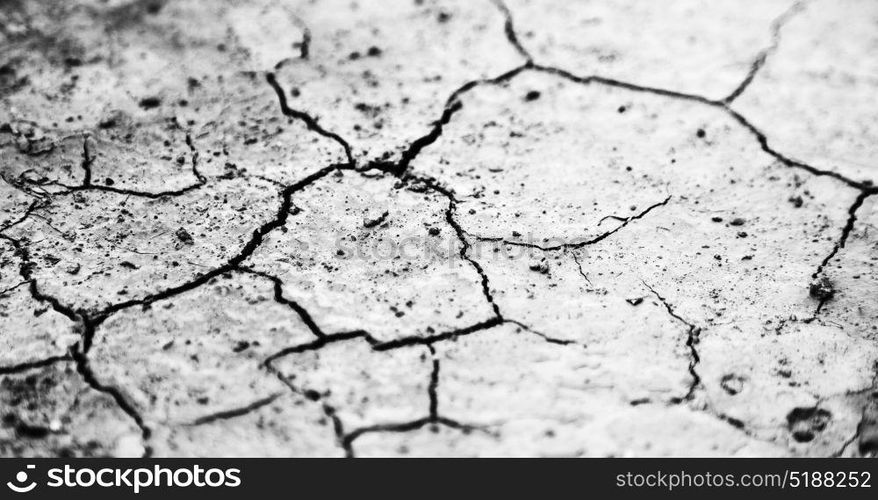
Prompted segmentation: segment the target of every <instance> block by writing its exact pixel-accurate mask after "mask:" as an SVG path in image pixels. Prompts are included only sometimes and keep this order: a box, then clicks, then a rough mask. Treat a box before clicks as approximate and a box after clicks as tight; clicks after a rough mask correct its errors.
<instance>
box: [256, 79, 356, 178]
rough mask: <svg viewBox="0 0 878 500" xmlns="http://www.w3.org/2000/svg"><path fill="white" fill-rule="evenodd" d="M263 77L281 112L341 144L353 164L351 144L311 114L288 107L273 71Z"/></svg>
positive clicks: (348, 161)
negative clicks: (324, 126) (321, 124)
mask: <svg viewBox="0 0 878 500" xmlns="http://www.w3.org/2000/svg"><path fill="white" fill-rule="evenodd" d="M265 79H266V81H268V84H269V85H271V88H273V89H274V92H275V94H277V99H278V103H279V104H280V110H281V113H283V114H284V115H285V116H288V117H290V118H295V119H297V120H301V121H302V122H304V123H305V125H306V126H307V127H308V129H309V130H312V131H314V132H316V133H318V134H320V135H322V136H323V137H328V138H329V139H332V140H333V141H335V142H336V143H338V144H339V145H341V147H342V148H343V149H344V152H345V157H346V158H347V163H348V165H351V166H353V165H354V164H355V162H354V156H353V154H352V153H351V146H350V144H348V142H347V141H345V140H344V139H342V137H341V136H340V135H338V134H336V133H335V132H330V131H328V130H326V129H324V128H323V127H322V126H320V124H319V123H317V120H316V119H315V118H314V117H312V116H311V115H309V114H307V113H305V112H302V111H299V110H296V109H292V108H290V106H289V104H288V103H287V95H286V94H285V93H284V90H283V88H281V86H280V84H279V83H278V82H277V78H276V77H275V75H274V73H266V75H265Z"/></svg>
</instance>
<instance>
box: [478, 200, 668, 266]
mask: <svg viewBox="0 0 878 500" xmlns="http://www.w3.org/2000/svg"><path fill="white" fill-rule="evenodd" d="M669 201H671V197H670V196H668V197H667V198H665V199H664V200H663V201H660V202H658V203H655V204H653V205H650V206H649V207H648V208H647V209H646V210H644V211H642V212H640V213H639V214H637V215H632V216H631V217H628V218H627V219H624V222H623V223H622V224H619V225H618V226H616V227H615V228H613V229H612V230H610V231H607V232H604V233H601V234H599V235H598V236H595V237H594V238H590V239H588V240H584V241H578V242H576V243H562V244H560V245H554V246H550V247H544V246H542V245H538V244H536V243H523V242H520V241H508V240H505V239H502V238H489V237H482V236H477V237H476V238H477V239H478V240H480V241H495V242H502V243H504V244H506V245H512V246H519V247H527V248H536V249H537V250H542V251H543V252H551V251H555V250H575V249H577V248H582V247H584V246H588V245H594V244H595V243H600V242H601V241H603V240H605V239H607V238H609V237H610V236H612V235H613V234H615V233H617V232H618V231H620V230H621V229H623V228H624V227H625V226H627V225H628V224H630V223H631V222H633V221H635V220H638V219H642V218H643V217H645V216H646V215H647V214H649V213H650V212H651V211H653V210H654V209H656V208H658V207H663V206H665V205H667V204H668V202H669ZM586 279H588V278H586Z"/></svg>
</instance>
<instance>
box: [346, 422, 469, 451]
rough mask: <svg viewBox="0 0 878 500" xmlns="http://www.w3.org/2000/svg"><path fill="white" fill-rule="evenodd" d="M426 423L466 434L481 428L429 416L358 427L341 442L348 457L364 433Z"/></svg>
mask: <svg viewBox="0 0 878 500" xmlns="http://www.w3.org/2000/svg"><path fill="white" fill-rule="evenodd" d="M427 425H431V426H437V427H438V426H444V427H449V428H451V429H457V430H459V431H462V432H463V433H465V434H468V433H470V432H472V431H476V430H482V429H481V428H479V427H477V426H474V425H467V424H463V423H460V422H457V421H456V420H452V419H450V418H446V417H437V418H436V419H435V420H434V419H433V418H431V417H424V418H420V419H417V420H412V421H409V422H399V423H387V424H378V425H372V426H368V427H360V428H359V429H355V430H354V431H352V432H350V433H348V434H346V435H345V436H344V439H343V441H342V444H343V446H344V448H345V449H346V450H350V454H349V455H348V456H349V457H353V456H354V454H353V443H354V441H356V440H357V439H358V438H360V437H361V436H363V435H365V434H372V433H376V432H411V431H416V430H419V429H421V428H423V427H425V426H427Z"/></svg>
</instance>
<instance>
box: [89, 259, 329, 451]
mask: <svg viewBox="0 0 878 500" xmlns="http://www.w3.org/2000/svg"><path fill="white" fill-rule="evenodd" d="M256 318H258V325H259V326H258V327H255V328H254V324H255V323H254V322H255V321H256ZM310 340H313V337H312V335H311V333H310V332H309V330H308V329H307V327H306V326H305V325H304V323H302V321H301V319H300V318H299V316H298V314H297V313H296V312H295V311H294V310H292V309H290V308H289V307H287V306H286V305H284V304H280V303H278V302H275V301H274V286H273V284H272V283H271V282H270V281H269V280H266V279H263V278H260V277H257V276H254V275H252V274H242V273H233V274H229V275H223V276H219V277H217V278H216V279H214V280H212V281H210V282H208V283H207V284H205V285H203V286H201V287H199V288H196V289H194V290H191V291H188V292H184V293H182V294H180V295H177V296H175V297H173V298H168V299H163V300H158V301H156V302H154V303H152V304H151V305H150V307H149V308H147V309H146V310H141V308H130V309H126V310H124V311H122V312H120V313H118V314H116V315H114V316H112V317H111V318H110V319H108V320H107V321H106V322H105V323H103V324H102V325H101V326H100V327H99V328H98V330H97V332H96V334H95V338H94V343H93V345H92V348H91V350H90V351H89V352H88V358H89V366H90V368H91V370H92V371H93V372H94V373H95V377H96V378H97V379H98V380H99V382H100V383H101V384H104V385H107V386H111V387H115V388H116V390H118V391H119V392H120V393H121V394H122V395H123V396H124V397H125V398H126V399H127V400H128V401H130V403H131V405H132V406H133V407H134V408H135V409H136V411H137V412H138V414H140V415H141V416H142V417H143V420H144V424H145V425H146V426H147V427H148V428H149V429H154V432H153V434H154V437H152V438H151V439H150V441H149V443H150V444H151V445H152V446H153V449H154V452H155V453H156V454H157V455H164V454H169V455H199V454H202V453H204V448H202V446H203V444H204V443H205V442H208V441H210V442H213V443H214V444H213V447H212V448H211V450H210V453H211V454H216V455H221V456H225V455H229V454H233V455H248V454H262V453H271V454H275V453H277V454H292V455H299V454H305V455H310V454H318V455H322V454H326V453H330V454H331V453H334V452H338V450H337V449H336V445H335V436H334V433H333V431H332V427H331V424H330V423H328V422H326V421H325V418H324V417H323V414H322V412H321V410H320V408H319V406H316V405H314V404H312V403H310V402H308V401H307V400H306V399H305V398H304V397H303V396H298V397H292V395H287V393H288V392H289V391H288V389H287V388H286V386H285V385H284V384H283V383H281V382H280V381H279V380H278V379H277V378H276V377H274V376H273V375H272V374H270V373H269V372H268V371H267V370H266V369H265V368H264V367H263V366H262V363H263V361H264V360H265V359H266V358H268V357H269V356H270V355H272V354H274V353H275V352H277V351H280V350H281V349H283V348H285V347H288V346H290V345H296V344H297V343H306V342H308V341H310ZM281 396H283V397H281ZM260 401H261V402H262V403H263V404H256V405H254V404H253V403H254V402H260ZM248 406H250V407H251V408H249V409H247V407H248ZM241 408H245V410H244V411H236V410H239V409H241ZM238 419H241V420H242V421H243V423H242V421H238ZM247 424H253V425H247ZM257 424H258V425H257ZM224 433H226V434H228V438H229V439H222V440H215V441H214V440H212V438H211V436H217V435H220V434H224ZM320 436H323V437H322V438H321V437H320Z"/></svg>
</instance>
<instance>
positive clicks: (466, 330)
mask: <svg viewBox="0 0 878 500" xmlns="http://www.w3.org/2000/svg"><path fill="white" fill-rule="evenodd" d="M502 323H503V321H502V320H501V319H500V318H491V319H489V320H487V321H482V322H480V323H476V324H474V325H470V326H466V327H463V328H458V329H455V330H449V331H447V332H443V333H438V334H435V335H430V336H427V337H415V336H410V337H401V338H398V339H394V340H388V341H384V342H382V341H380V340H378V339H376V338H375V337H374V336H372V334H370V333H369V332H367V331H365V330H352V331H348V332H340V333H331V334H324V335H323V336H320V337H318V338H317V339H316V340H314V341H311V342H306V343H304V344H298V345H295V346H291V347H286V348H284V349H281V350H280V351H278V352H276V353H274V354H272V355H270V356H268V357H267V358H266V359H265V360H264V361H263V362H262V364H263V366H266V367H270V366H271V364H272V363H273V362H274V361H275V360H277V359H279V358H282V357H284V356H287V355H290V354H299V353H303V352H308V351H316V350H318V349H320V348H322V347H323V346H325V345H327V344H331V343H334V342H343V341H346V340H352V339H362V340H364V341H366V342H367V343H368V344H369V345H370V346H371V347H372V350H374V351H389V350H392V349H399V348H401V347H408V346H415V345H426V346H429V345H430V344H434V343H436V342H441V341H443V340H448V339H453V338H457V337H462V336H464V335H469V334H471V333H475V332H478V331H482V330H487V329H488V328H493V327H495V326H498V325H500V324H502Z"/></svg>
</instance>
